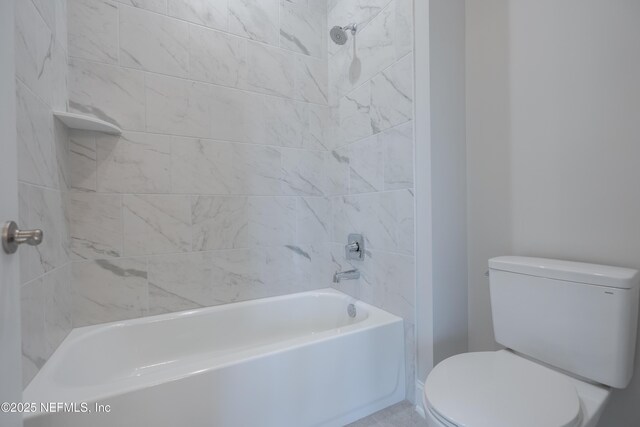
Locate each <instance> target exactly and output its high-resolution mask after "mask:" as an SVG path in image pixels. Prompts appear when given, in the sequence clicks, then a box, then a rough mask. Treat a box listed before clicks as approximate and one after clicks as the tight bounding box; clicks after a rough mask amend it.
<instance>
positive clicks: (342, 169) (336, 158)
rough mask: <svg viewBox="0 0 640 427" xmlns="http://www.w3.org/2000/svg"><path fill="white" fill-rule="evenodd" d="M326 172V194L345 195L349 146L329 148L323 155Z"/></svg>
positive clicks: (347, 181)
mask: <svg viewBox="0 0 640 427" xmlns="http://www.w3.org/2000/svg"><path fill="white" fill-rule="evenodd" d="M325 171H326V174H327V194H328V195H345V194H348V193H349V176H350V173H351V172H350V168H349V147H348V146H345V147H343V148H338V149H335V150H331V152H330V153H328V154H327V155H326V156H325Z"/></svg>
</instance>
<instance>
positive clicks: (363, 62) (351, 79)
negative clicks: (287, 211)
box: [325, 0, 415, 401]
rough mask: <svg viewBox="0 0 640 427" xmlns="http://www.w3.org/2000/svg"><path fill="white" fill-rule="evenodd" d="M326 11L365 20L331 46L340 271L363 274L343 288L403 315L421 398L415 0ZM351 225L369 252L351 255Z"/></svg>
mask: <svg viewBox="0 0 640 427" xmlns="http://www.w3.org/2000/svg"><path fill="white" fill-rule="evenodd" d="M327 16H328V28H330V27H332V26H333V25H345V24H346V23H350V22H355V23H357V24H358V33H357V35H356V37H355V39H354V38H353V37H351V36H350V38H349V41H348V42H347V43H346V44H345V45H343V46H337V45H335V44H332V43H330V44H329V47H328V79H329V89H328V102H329V106H330V112H329V125H328V127H327V134H328V135H329V137H328V138H327V150H329V152H330V155H329V156H328V157H327V167H326V168H325V170H326V171H327V173H328V175H329V176H328V177H327V180H328V183H327V191H328V194H329V199H330V203H331V212H332V221H331V222H332V225H331V230H330V232H329V234H330V236H331V237H330V239H331V241H332V243H331V263H332V270H345V269H350V268H358V269H360V270H361V273H362V276H361V279H360V280H357V281H344V282H342V283H340V284H338V285H335V287H336V288H337V289H339V290H341V291H343V292H347V293H349V294H351V295H353V296H355V297H356V298H359V299H362V300H364V301H366V302H368V303H371V304H373V305H376V306H378V307H380V308H383V309H385V310H387V311H389V312H391V313H394V314H396V315H398V316H401V317H403V318H404V321H405V345H406V358H407V364H406V366H407V372H406V373H407V382H406V384H407V398H408V399H409V400H412V401H413V400H415V396H414V387H415V378H414V375H415V374H414V371H415V345H414V325H415V269H414V265H415V258H414V191H413V189H414V183H413V176H414V173H413V164H414V163H413V151H414V139H413V123H412V120H413V55H412V50H413V28H412V23H413V0H357V1H355V0H329V2H328V11H327ZM349 233H362V234H363V235H364V237H365V242H366V247H367V254H366V258H365V260H364V261H357V262H356V261H352V262H347V261H346V260H345V256H344V248H343V247H344V244H345V243H346V242H345V239H346V236H347V234H349Z"/></svg>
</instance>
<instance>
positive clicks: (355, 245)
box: [345, 242, 360, 252]
mask: <svg viewBox="0 0 640 427" xmlns="http://www.w3.org/2000/svg"><path fill="white" fill-rule="evenodd" d="M345 249H346V250H347V251H349V252H358V251H359V250H360V245H359V244H358V242H351V243H349V244H348V245H346V246H345Z"/></svg>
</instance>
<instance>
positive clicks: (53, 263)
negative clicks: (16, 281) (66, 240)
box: [20, 186, 67, 282]
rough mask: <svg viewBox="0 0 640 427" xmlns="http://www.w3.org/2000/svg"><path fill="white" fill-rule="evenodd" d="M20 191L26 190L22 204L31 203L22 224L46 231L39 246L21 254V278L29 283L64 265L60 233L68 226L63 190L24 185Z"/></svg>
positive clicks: (64, 258) (25, 226)
mask: <svg viewBox="0 0 640 427" xmlns="http://www.w3.org/2000/svg"><path fill="white" fill-rule="evenodd" d="M21 190H22V191H23V192H24V191H26V196H24V198H23V203H25V204H26V205H27V206H28V208H27V209H28V214H27V215H28V216H27V220H26V221H25V222H23V223H22V224H23V225H22V227H24V228H27V229H33V228H39V229H41V230H44V232H45V238H44V239H43V240H42V243H41V244H40V245H38V246H35V247H33V248H29V249H30V250H29V251H21V252H27V253H25V254H21V255H20V258H21V259H20V261H21V276H22V281H23V282H26V281H27V280H31V279H32V278H35V277H37V276H39V275H41V274H43V273H46V272H48V271H51V270H53V269H55V268H57V267H60V266H61V265H63V264H64V263H65V262H66V261H67V259H66V255H67V254H66V251H65V250H64V249H63V247H62V244H63V242H62V240H61V234H60V233H61V231H62V230H64V229H65V226H64V211H63V205H62V197H61V193H60V192H59V191H57V190H50V189H46V188H42V187H35V186H24V187H21ZM21 197H22V195H21Z"/></svg>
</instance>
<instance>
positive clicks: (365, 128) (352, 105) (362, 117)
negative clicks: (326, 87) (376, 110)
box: [338, 83, 375, 142]
mask: <svg viewBox="0 0 640 427" xmlns="http://www.w3.org/2000/svg"><path fill="white" fill-rule="evenodd" d="M338 109H339V113H338V114H339V115H340V127H341V129H342V137H343V138H344V142H352V141H356V140H358V139H361V138H365V137H367V136H369V135H373V134H374V133H375V129H374V127H373V123H372V121H371V85H370V84H369V83H365V84H364V85H362V86H360V87H359V88H358V89H356V90H354V91H353V92H351V93H349V94H348V95H346V96H344V97H343V98H341V99H340V104H339V106H338Z"/></svg>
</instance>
